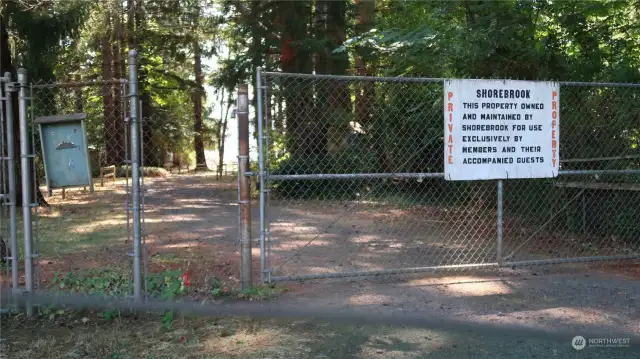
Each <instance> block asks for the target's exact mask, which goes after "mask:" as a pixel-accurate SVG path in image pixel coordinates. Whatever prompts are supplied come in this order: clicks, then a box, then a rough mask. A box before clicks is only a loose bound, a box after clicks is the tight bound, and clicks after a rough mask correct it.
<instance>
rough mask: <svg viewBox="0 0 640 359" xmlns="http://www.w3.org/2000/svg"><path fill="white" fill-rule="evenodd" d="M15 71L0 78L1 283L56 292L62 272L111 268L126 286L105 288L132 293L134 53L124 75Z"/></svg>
mask: <svg viewBox="0 0 640 359" xmlns="http://www.w3.org/2000/svg"><path fill="white" fill-rule="evenodd" d="M17 74H18V76H17V81H16V80H14V79H13V78H12V75H11V74H10V73H5V74H4V76H3V77H2V78H0V81H1V82H2V86H1V87H2V93H1V95H0V96H1V99H2V101H0V104H1V105H0V106H1V108H0V109H1V111H0V113H1V115H0V116H1V117H0V119H1V122H2V126H1V136H0V149H1V154H2V157H1V159H2V163H1V166H0V167H1V168H0V200H1V201H2V206H1V209H0V229H1V231H2V233H1V234H0V237H1V238H2V244H1V248H0V249H1V250H2V259H3V261H2V262H3V263H4V268H3V269H2V270H3V273H4V274H6V275H3V276H2V283H1V284H2V286H3V287H4V288H7V287H11V288H12V290H13V292H14V293H18V294H19V293H25V292H26V293H32V292H34V291H51V290H59V289H60V288H62V287H63V286H64V284H63V283H65V282H63V281H62V280H61V279H62V278H63V277H64V276H65V275H74V274H77V273H93V272H95V273H103V272H105V271H112V272H113V273H125V274H122V276H123V277H126V278H122V279H126V281H125V280H123V281H122V282H123V283H124V282H126V284H125V285H117V286H115V287H109V288H106V289H107V290H108V291H109V294H112V295H120V296H130V295H132V296H133V297H134V298H141V297H142V296H143V295H144V289H145V288H144V274H145V270H146V261H144V259H145V256H143V251H144V246H145V243H144V230H143V227H144V223H143V222H144V216H143V214H142V211H143V203H144V199H143V196H142V193H143V188H142V186H143V184H144V180H143V175H142V173H143V171H142V165H143V164H142V156H141V152H142V148H141V147H142V144H141V140H140V137H141V134H140V133H141V125H140V121H139V118H140V117H139V107H140V106H139V99H138V91H137V74H136V64H135V53H134V52H132V53H130V56H129V79H114V80H108V79H107V80H100V81H80V79H78V78H76V79H74V81H72V82H30V81H29V80H28V77H27V71H26V70H25V69H19V70H18V72H17ZM74 121H75V122H74ZM48 136H50V137H49V138H47V137H48ZM43 143H44V144H43ZM105 174H106V176H105ZM105 177H106V178H105ZM79 179H81V180H79ZM87 248H91V250H86V249H87ZM96 248H98V249H99V250H96ZM120 268H124V270H123V271H119V269H120ZM112 279H113V281H114V283H116V282H117V283H120V278H112ZM105 283H106V282H105ZM67 285H68V283H67ZM71 289H75V290H84V289H87V288H71ZM89 289H90V290H94V289H99V288H89ZM27 309H28V312H29V311H32V308H31V307H29V306H27Z"/></svg>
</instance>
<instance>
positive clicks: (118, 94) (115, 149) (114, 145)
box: [107, 0, 130, 166]
mask: <svg viewBox="0 0 640 359" xmlns="http://www.w3.org/2000/svg"><path fill="white" fill-rule="evenodd" d="M120 10H121V6H120V2H119V1H118V0H114V2H113V9H112V20H113V25H114V26H113V32H112V36H111V54H112V55H111V56H112V61H113V65H112V71H113V73H112V75H113V76H112V77H113V78H114V79H121V78H122V76H123V72H124V61H123V56H122V52H123V49H122V48H121V44H122V42H123V41H124V34H123V31H122V20H121V18H120V15H121V14H120V13H121V11H120ZM109 88H110V89H111V90H112V94H113V95H112V98H111V102H112V108H111V113H110V114H109V115H110V118H109V119H108V120H107V121H110V122H112V124H113V127H112V128H111V130H112V132H111V133H110V134H109V137H108V140H107V141H109V142H110V143H111V150H112V152H111V157H110V158H109V160H110V162H111V164H114V165H117V166H119V165H121V164H123V163H124V161H125V159H126V158H127V157H128V155H129V154H128V153H126V151H125V149H126V148H127V145H126V143H125V137H126V136H125V128H124V126H125V124H124V118H123V112H122V110H123V108H122V104H123V94H122V88H121V85H109ZM129 149H130V147H129Z"/></svg>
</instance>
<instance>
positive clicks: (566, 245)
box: [256, 70, 640, 281]
mask: <svg viewBox="0 0 640 359" xmlns="http://www.w3.org/2000/svg"><path fill="white" fill-rule="evenodd" d="M444 81H445V79H429V78H395V77H394V78H380V77H361V76H332V75H311V74H288V73H277V72H262V71H261V70H258V73H257V84H256V85H257V89H258V94H259V96H258V108H257V112H258V113H257V115H258V133H259V134H260V136H258V142H259V157H260V174H261V176H260V178H259V180H260V183H259V188H260V230H259V232H260V245H261V249H262V250H261V273H262V281H283V280H300V279H312V278H331V277H350V276H363V275H383V274H399V273H415V272H428V271H436V270H438V271H441V270H452V271H454V270H455V271H464V270H470V269H479V268H498V267H517V266H527V265H541V264H558V263H577V262H597V261H606V260H609V261H611V260H618V261H622V260H628V259H634V258H639V257H640V254H639V252H640V239H639V235H638V233H639V232H638V229H639V228H638V224H637V223H638V216H639V215H640V192H639V191H640V185H639V184H638V174H640V169H639V168H640V166H639V163H640V152H639V151H638V142H639V139H638V132H639V130H640V129H639V128H638V125H637V116H638V113H639V112H640V111H639V110H640V100H638V98H639V97H638V95H639V94H640V85H638V84H617V83H571V82H560V85H561V105H560V111H561V113H560V119H561V120H560V133H561V134H562V140H561V141H560V142H561V143H560V154H561V157H560V160H561V167H560V173H559V176H558V177H557V178H553V179H531V180H529V179H517V180H498V181H465V182H458V181H455V182H452V181H446V180H444V173H443V172H444V153H443V141H444V128H443V127H444V126H443V122H442V121H443V120H442V119H443V116H442V113H443V112H442V111H443V83H444Z"/></svg>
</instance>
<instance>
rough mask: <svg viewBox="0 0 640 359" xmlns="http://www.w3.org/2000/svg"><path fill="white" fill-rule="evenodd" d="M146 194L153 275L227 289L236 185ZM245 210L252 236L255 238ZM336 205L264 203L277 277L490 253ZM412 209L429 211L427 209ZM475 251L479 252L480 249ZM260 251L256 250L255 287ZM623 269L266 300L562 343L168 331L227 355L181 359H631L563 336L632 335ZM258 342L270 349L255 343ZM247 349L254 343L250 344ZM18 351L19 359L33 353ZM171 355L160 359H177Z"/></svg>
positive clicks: (384, 280)
mask: <svg viewBox="0 0 640 359" xmlns="http://www.w3.org/2000/svg"><path fill="white" fill-rule="evenodd" d="M147 185H148V190H147V195H146V197H145V216H146V231H147V234H148V236H147V241H148V245H149V265H150V268H151V270H161V269H163V268H180V269H182V270H185V271H188V272H189V273H191V274H192V278H193V279H192V281H193V282H195V285H194V286H195V288H196V289H198V288H199V287H201V288H203V289H206V288H207V283H208V282H209V281H210V280H211V279H212V278H213V277H219V278H222V279H224V280H227V281H229V282H234V283H235V282H237V279H238V278H237V275H238V262H239V261H238V253H237V249H238V247H237V243H236V237H237V215H238V208H237V206H236V203H235V202H236V199H237V194H236V192H235V181H233V180H232V179H226V181H215V180H214V179H213V177H212V176H207V175H199V176H171V177H168V178H154V179H148V180H147ZM255 205H256V203H255V202H254V211H253V233H254V238H255V239H257V235H256V234H257V233H258V211H257V207H256V206H255ZM343 206H344V204H339V203H333V204H332V205H331V206H319V205H318V204H317V203H313V202H308V203H305V204H296V203H293V202H281V203H279V204H276V205H275V206H274V207H273V208H272V211H271V212H270V216H271V218H270V219H271V221H272V223H273V225H272V227H271V231H272V243H271V245H272V247H271V259H272V264H274V266H276V267H278V266H280V269H281V272H280V273H283V274H306V273H308V274H313V273H319V272H322V271H343V270H345V271H346V270H362V269H378V268H385V267H398V266H407V265H411V266H417V265H435V264H442V263H446V262H447V261H452V260H454V261H455V260H457V259H459V258H463V257H464V258H465V259H466V260H468V261H473V260H475V261H482V260H483V258H490V257H489V256H487V255H482V253H485V252H478V251H475V252H474V251H469V250H468V249H465V248H460V247H459V245H460V243H441V241H442V238H443V235H444V238H445V239H446V238H447V235H448V236H451V235H452V234H451V233H452V232H450V231H448V229H447V228H446V227H445V226H443V224H442V223H441V222H439V219H438V214H437V213H432V215H433V216H432V217H430V218H431V219H432V220H430V221H424V222H416V221H411V218H408V217H407V216H406V213H405V212H396V211H395V210H394V209H392V208H386V207H376V208H375V210H371V209H370V208H371V207H368V208H367V207H360V208H359V209H357V210H355V211H351V212H345V210H344V207H343ZM420 212H421V213H422V214H423V215H424V214H428V213H429V212H427V210H426V209H422V210H421V211H420ZM336 219H337V220H336ZM390 225H391V226H390ZM481 232H482V231H476V232H473V233H481ZM486 233H489V234H490V233H491V232H486ZM472 238H476V239H479V238H481V235H480V234H478V235H477V236H476V237H473V236H472ZM489 245H490V247H489ZM257 247H258V246H257V242H256V248H257ZM424 247H427V248H429V250H424ZM476 247H479V248H485V247H484V246H478V245H477V243H476ZM420 248H422V249H420ZM486 250H487V251H492V250H493V244H491V243H488V244H487V247H486ZM487 253H489V252H487ZM294 254H297V255H295V256H293V255H294ZM456 255H457V257H456ZM258 256H259V252H258V250H257V249H256V250H255V251H254V258H255V266H254V267H255V268H256V273H255V277H256V278H257V277H258V272H257V270H258V258H259V257H258ZM625 265H626V267H625V268H624V270H622V271H621V270H619V269H615V270H607V271H605V270H604V267H597V268H594V269H584V268H581V269H580V270H577V269H575V267H568V268H567V267H565V268H562V269H561V268H556V267H548V268H533V269H526V270H518V271H516V270H506V269H505V270H501V271H500V272H496V271H489V272H485V273H481V272H470V271H467V272H462V273H456V272H448V273H445V274H443V275H438V276H434V275H412V276H401V277H398V276H395V277H394V276H380V277H373V278H371V277H369V278H364V277H363V278H355V279H340V280H316V281H306V282H303V283H287V284H286V285H287V286H288V287H289V288H290V289H291V291H290V292H288V293H286V294H283V295H281V296H280V297H279V298H277V299H275V300H276V301H277V303H280V304H282V305H285V306H294V307H304V308H314V309H317V310H318V311H320V312H322V311H337V310H345V309H346V310H349V311H350V312H352V313H362V315H363V316H367V315H369V316H376V315H389V314H394V313H404V314H407V313H408V314H411V313H416V315H437V316H446V317H451V318H455V319H458V320H464V321H468V322H473V323H486V324H500V323H506V324H518V325H522V326H524V327H530V328H541V329H560V328H561V329H566V332H567V338H566V343H565V344H558V343H555V344H550V343H546V342H544V341H541V340H538V339H536V338H529V339H526V338H525V339H504V340H503V338H500V337H495V336H492V335H491V334H490V333H482V332H469V333H466V334H460V333H453V334H452V333H447V332H443V331H441V330H438V329H437V328H433V329H432V330H424V329H411V328H400V327H389V326H364V327H363V326H337V325H325V326H323V325H316V324H309V323H306V322H289V321H288V322H284V323H275V324H274V323H271V324H264V326H263V327H262V328H261V329H258V330H257V331H247V330H238V331H234V332H233V333H232V334H229V335H222V334H220V333H219V332H220V327H216V326H213V327H212V326H211V325H208V324H203V323H200V322H198V323H195V322H193V321H190V320H185V321H183V322H181V324H179V325H178V327H179V328H182V329H176V330H184V331H187V332H189V333H190V334H189V335H192V336H193V338H195V339H194V340H195V341H196V342H197V343H196V342H194V343H191V344H189V345H192V347H191V348H192V349H193V348H197V350H196V349H193V350H196V351H189V353H196V352H197V353H200V354H202V353H205V352H206V351H204V352H203V350H204V349H203V345H204V346H207V345H209V346H211V347H212V348H214V347H215V348H222V347H224V348H225V349H224V350H221V354H220V355H219V356H217V355H210V354H202V355H201V356H199V355H196V354H193V356H185V357H194V358H196V357H197V358H200V357H202V358H205V357H206V358H235V357H239V358H240V357H242V358H245V357H248V358H290V357H300V358H462V357H474V358H515V357H517V358H534V357H535V358H550V357H560V358H565V357H575V356H576V355H578V354H579V357H581V358H637V357H638V356H639V351H640V343H631V348H586V349H585V350H583V351H581V352H576V350H575V349H573V348H572V347H571V345H570V340H571V339H572V337H573V336H575V335H580V334H581V328H583V327H584V326H589V325H591V326H597V327H599V328H602V329H604V330H608V329H615V330H622V331H626V332H628V333H636V334H638V333H640V312H639V308H640V305H639V304H638V303H639V301H640V286H639V283H638V280H639V279H640V270H639V269H638V268H639V264H638V263H637V262H636V263H633V262H627V263H626V264H625ZM256 305H259V303H256ZM131 325H132V326H133V325H134V324H131ZM220 325H222V326H224V325H227V324H224V325H223V324H220ZM203 328H204V329H203ZM96 330H98V329H96ZM128 331H134V329H133V328H129V327H127V328H120V329H119V330H117V331H115V332H117V335H121V332H124V333H126V332H128ZM216 333H217V334H216ZM122 335H124V334H122ZM132 335H133V334H132ZM149 335H150V336H151V337H153V335H152V334H149ZM162 338H164V336H163V337H162ZM207 338H208V339H207ZM227 338H228V339H227ZM159 340H160V339H159ZM162 340H165V339H162ZM265 341H266V342H269V343H271V344H264V345H263V344H260V345H258V343H262V342H265ZM203 343H204V344H203ZM207 343H208V344H207ZM247 343H253V344H251V345H253V349H252V348H251V347H250V346H248V345H247ZM69 345H71V344H69ZM93 345H98V346H99V344H96V343H94V344H93ZM185 345H186V343H185ZM105 350H106V349H105ZM131 350H133V349H131ZM154 350H155V349H154ZM157 352H158V353H160V352H162V351H161V350H158V351H157ZM29 355H31V354H29ZM29 355H27V356H24V357H32V356H29ZM172 355H173V354H171V355H167V356H166V357H170V358H173V357H180V356H172ZM176 355H178V354H176ZM51 357H56V356H51ZM61 357H62V356H61ZM122 357H127V356H122ZM128 357H137V356H136V355H135V354H132V355H131V356H128ZM149 357H152V356H149ZM153 357H161V356H153Z"/></svg>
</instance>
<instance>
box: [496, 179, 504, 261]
mask: <svg viewBox="0 0 640 359" xmlns="http://www.w3.org/2000/svg"><path fill="white" fill-rule="evenodd" d="M502 186H503V181H502V180H498V247H497V248H496V259H497V262H498V266H499V267H502V265H503V262H504V260H503V259H502Z"/></svg>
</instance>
